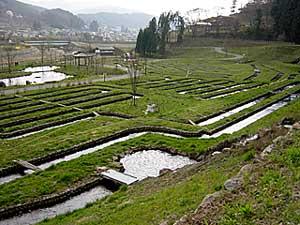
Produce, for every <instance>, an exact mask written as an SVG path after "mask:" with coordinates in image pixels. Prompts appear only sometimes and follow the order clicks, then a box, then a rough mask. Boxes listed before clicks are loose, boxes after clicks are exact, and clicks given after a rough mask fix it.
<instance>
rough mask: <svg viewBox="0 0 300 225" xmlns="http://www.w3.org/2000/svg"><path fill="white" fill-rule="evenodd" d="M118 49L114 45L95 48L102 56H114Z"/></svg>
mask: <svg viewBox="0 0 300 225" xmlns="http://www.w3.org/2000/svg"><path fill="white" fill-rule="evenodd" d="M115 52H116V49H115V48H114V47H98V48H96V50H95V53H96V54H97V55H101V56H114V55H115Z"/></svg>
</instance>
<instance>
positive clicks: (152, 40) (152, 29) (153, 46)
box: [149, 17, 158, 55]
mask: <svg viewBox="0 0 300 225" xmlns="http://www.w3.org/2000/svg"><path fill="white" fill-rule="evenodd" d="M157 42H158V37H157V22H156V18H155V17H153V19H152V20H151V21H150V23H149V53H150V55H152V54H153V53H156V51H157V45H158V43H157Z"/></svg>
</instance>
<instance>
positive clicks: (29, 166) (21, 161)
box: [13, 159, 41, 171]
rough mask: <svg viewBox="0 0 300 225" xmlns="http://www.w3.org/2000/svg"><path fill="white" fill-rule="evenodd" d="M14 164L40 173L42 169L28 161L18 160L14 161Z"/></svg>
mask: <svg viewBox="0 0 300 225" xmlns="http://www.w3.org/2000/svg"><path fill="white" fill-rule="evenodd" d="M13 162H14V163H17V164H18V165H20V166H22V167H24V168H25V169H29V170H33V171H40V170H41V169H40V168H39V167H37V166H35V165H33V164H31V163H29V162H27V161H24V160H21V159H18V160H13Z"/></svg>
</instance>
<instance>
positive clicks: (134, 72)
mask: <svg viewBox="0 0 300 225" xmlns="http://www.w3.org/2000/svg"><path fill="white" fill-rule="evenodd" d="M128 73H129V76H130V83H131V90H132V95H133V96H132V101H133V105H134V106H136V93H137V77H138V73H139V69H138V61H137V60H132V61H130V62H129V65H128Z"/></svg>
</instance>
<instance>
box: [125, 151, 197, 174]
mask: <svg viewBox="0 0 300 225" xmlns="http://www.w3.org/2000/svg"><path fill="white" fill-rule="evenodd" d="M120 162H121V163H122V165H123V167H124V169H125V171H124V173H126V174H129V175H131V176H134V177H136V178H138V179H139V180H143V179H145V178H147V177H158V176H159V172H160V171H161V170H162V169H170V170H176V169H179V168H182V167H184V166H186V165H191V164H194V163H196V161H195V160H191V159H189V158H188V157H184V156H179V155H171V154H169V153H166V152H162V151H159V150H147V151H141V152H136V153H134V154H131V155H127V156H125V157H124V158H123V159H121V161H120Z"/></svg>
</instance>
